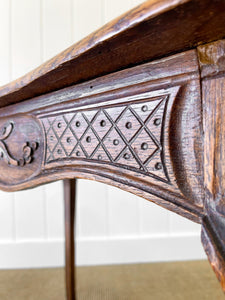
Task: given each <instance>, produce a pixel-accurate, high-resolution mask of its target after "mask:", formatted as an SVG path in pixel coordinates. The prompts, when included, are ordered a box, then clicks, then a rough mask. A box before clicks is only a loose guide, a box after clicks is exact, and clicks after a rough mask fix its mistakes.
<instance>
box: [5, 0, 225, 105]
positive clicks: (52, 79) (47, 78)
mask: <svg viewBox="0 0 225 300" xmlns="http://www.w3.org/2000/svg"><path fill="white" fill-rule="evenodd" d="M195 6H199V7H198V9H195ZM223 7H225V3H224V2H223V1H222V0H213V1H212V0H211V1H209V0H161V1H158V0H157V1H156V0H150V1H147V2H145V3H143V4H142V5H140V6H138V7H137V8H135V9H133V10H131V11H130V12H128V13H126V14H124V15H123V16H122V17H120V18H118V19H116V20H114V21H113V22H110V23H109V24H108V25H106V26H104V27H103V28H102V29H100V30H98V31H96V32H95V33H93V34H92V35H90V36H89V37H87V38H86V39H83V40H82V41H80V42H78V43H77V44H75V45H74V46H72V47H70V48H68V49H67V50H65V51H64V52H62V53H61V54H59V55H58V56H56V57H54V58H53V59H51V60H49V61H48V62H47V63H45V64H43V65H42V66H41V67H39V68H37V69H36V70H34V71H33V72H30V73H29V74H27V75H25V76H23V77H22V78H20V79H19V80H16V81H14V82H13V83H11V84H8V85H6V86H4V87H2V88H0V106H1V107H3V106H6V105H9V104H12V103H17V102H20V101H23V100H26V99H29V98H32V97H35V96H38V95H41V94H45V93H47V92H51V91H54V90H57V89H60V88H63V87H66V86H69V85H72V84H75V83H78V82H83V81H85V80H89V79H93V78H96V77H98V76H101V75H104V74H108V73H111V72H115V71H118V70H120V69H122V68H127V67H129V66H131V65H135V64H140V63H143V62H146V61H150V60H153V59H156V58H160V57H165V56H168V55H171V54H173V53H178V52H181V51H184V50H188V49H192V48H195V47H196V46H198V45H200V44H204V43H206V42H211V41H213V40H217V39H219V38H223V37H224V36H225V33H224V30H223V29H222V28H223V27H222V25H221V21H220V20H222V19H224V18H223V11H225V10H224V9H223ZM188 10H189V11H188ZM209 10H210V14H209V13H208V11H209ZM186 11H187V12H186ZM169 12H173V13H175V14H176V13H177V14H178V16H180V18H179V21H178V22H180V26H179V24H176V25H174V26H173V29H172V33H171V28H170V29H169V32H168V33H167V27H168V26H167V25H166V24H167V22H169V23H170V24H171V22H173V20H174V22H176V20H177V19H178V18H176V17H175V16H172V17H171V16H170V18H171V20H169V21H168V20H167V17H168V16H167V14H168V13H169ZM184 12H185V13H186V14H187V18H185V17H184V16H185V15H184ZM192 13H195V14H196V15H195V16H194V17H192V19H193V20H192V19H191V20H192V24H191V25H190V24H189V26H187V23H188V22H190V16H192ZM218 14H220V16H218ZM163 18H164V19H163ZM149 21H151V22H150V23H151V24H148V27H147V28H148V30H149V36H151V37H155V38H157V46H156V49H155V48H154V45H155V43H154V40H152V38H150V37H149V36H148V35H147V36H143V41H142V42H141V43H142V45H141V48H140V47H139V50H138V51H139V52H138V55H135V51H136V50H135V51H134V49H133V48H132V47H133V46H132V45H130V44H129V45H130V46H129V47H128V45H127V44H126V43H128V42H127V41H125V40H126V39H124V37H123V35H124V34H125V36H127V37H128V36H129V38H130V39H131V37H132V39H131V40H130V42H131V41H134V40H135V39H134V36H137V35H139V33H138V32H140V31H141V29H140V28H139V27H140V26H142V25H143V26H146V24H147V23H148V22H149ZM159 21H160V22H159ZM199 22H202V26H200V23H199ZM159 23H160V24H163V26H164V27H165V28H164V27H163V28H161V32H162V33H161V35H160V34H159V35H156V34H153V31H154V26H156V27H157V26H158V25H159ZM154 24H155V25H154ZM203 24H207V26H208V27H209V26H210V25H211V26H210V28H212V30H206V29H204V28H205V26H203ZM209 24H210V25H209ZM138 26H139V27H138ZM182 26H183V27H184V28H183V27H182ZM207 26H206V27H207ZM137 28H139V29H140V30H139V31H137ZM188 28H189V29H190V30H192V31H193V32H192V33H193V34H190V33H189V35H188V36H187V37H185V36H184V32H188ZM155 30H156V28H155ZM176 31H178V33H176ZM128 33H129V34H128ZM131 33H132V34H131ZM168 34H169V35H170V36H171V35H173V36H174V37H176V36H177V37H179V42H175V43H174V44H172V43H168V42H167V43H166V40H168ZM129 38H128V39H129ZM141 38H142V36H140V37H138V38H137V39H136V40H135V41H136V42H137V41H139V40H140V39H141ZM171 38H172V36H171ZM146 39H147V40H146ZM175 40H176V39H175ZM118 41H119V43H118ZM159 41H161V44H165V43H166V47H163V46H162V45H161V44H160V45H161V46H160V47H159ZM130 42H129V43H130ZM149 42H151V47H148V46H149ZM109 43H111V44H110V45H109ZM114 44H115V45H114ZM117 44H119V45H120V48H118V47H116V45H117ZM144 44H145V46H144ZM117 46H118V45H117ZM139 46H140V45H139ZM122 47H123V48H122ZM135 47H136V46H135ZM135 47H134V48H135ZM109 49H112V51H114V52H115V53H114V54H115V55H116V56H115V55H114V56H115V57H114V58H116V60H115V59H110V58H109V57H110V54H109V53H108V51H109ZM118 49H119V50H118ZM125 49H126V51H130V52H129V53H130V54H131V53H132V55H130V56H128V55H127V54H126V56H125V57H124V59H122V53H124V50H125ZM140 49H141V50H140ZM146 49H148V50H146ZM159 49H160V50H159ZM110 51H111V50H110ZM121 51H122V52H121ZM146 51H147V52H146ZM103 57H104V59H105V60H106V61H105V62H104V64H103V63H102V59H103ZM119 57H120V58H119ZM128 57H129V58H128ZM92 64H93V67H92V68H91V69H90V67H89V69H90V70H91V71H90V70H89V71H88V72H86V71H85V69H86V68H87V67H88V66H90V65H92ZM85 72H86V73H85Z"/></svg>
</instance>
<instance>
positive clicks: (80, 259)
mask: <svg viewBox="0 0 225 300" xmlns="http://www.w3.org/2000/svg"><path fill="white" fill-rule="evenodd" d="M140 2H141V1H137V0H123V1H121V0H20V1H18V0H0V85H3V84H5V83H7V82H9V81H11V80H13V79H16V78H17V77H19V76H21V75H23V74H24V73H26V72H28V71H30V70H32V69H33V68H35V67H37V66H38V65H40V64H41V63H42V62H43V61H45V60H47V59H49V58H51V57H52V56H53V55H55V54H57V53H59V52H60V51H62V50H64V49H65V48H66V47H68V46H70V45H71V44H73V43H74V42H76V41H78V40H79V39H81V38H82V37H84V36H86V35H87V34H89V33H90V32H92V31H94V30H95V29H97V28H98V27H100V26H102V25H103V24H105V23H106V22H108V21H109V20H111V19H113V18H114V17H116V16H118V15H119V14H121V13H123V12H125V11H126V10H128V9H130V8H132V7H134V6H136V5H138V4H139V3H140ZM149 47H151V45H149ZM74 71H76V70H74ZM62 193H63V191H62V182H56V183H52V184H48V185H46V186H42V187H38V188H35V189H31V190H28V191H22V192H16V193H5V192H0V268H30V267H54V266H62V265H63V264H64V219H63V218H64V216H63V212H64V208H63V197H62ZM77 198H78V204H77V241H76V251H77V252H76V256H77V264H78V265H94V264H109V263H110V264H113V263H136V262H152V261H169V260H187V259H201V258H205V255H204V252H203V250H202V246H201V243H200V226H199V225H197V224H194V223H192V222H190V221H188V220H185V219H184V218H181V217H179V216H177V215H176V214H173V213H170V212H168V211H166V210H163V209H162V208H160V207H158V206H156V205H154V204H152V203H150V202H147V201H146V200H143V199H141V198H138V197H136V196H134V195H132V194H129V193H126V192H124V191H121V190H119V189H117V188H113V187H109V186H106V185H104V184H100V183H97V182H92V181H85V180H79V181H78V196H77Z"/></svg>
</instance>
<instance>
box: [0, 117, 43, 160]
mask: <svg viewBox="0 0 225 300" xmlns="http://www.w3.org/2000/svg"><path fill="white" fill-rule="evenodd" d="M13 127H14V125H13V122H7V123H5V124H4V126H3V127H2V128H1V132H0V159H2V160H4V161H5V162H6V163H7V164H8V165H13V166H24V165H25V164H29V163H31V161H32V155H33V153H34V151H35V150H36V149H37V147H38V144H37V143H36V142H32V143H31V144H30V143H29V142H26V143H25V144H24V145H23V156H22V157H20V158H19V159H16V158H14V157H12V155H11V154H10V152H9V150H8V148H7V145H6V141H5V140H7V138H8V137H9V136H10V134H11V133H12V131H13Z"/></svg>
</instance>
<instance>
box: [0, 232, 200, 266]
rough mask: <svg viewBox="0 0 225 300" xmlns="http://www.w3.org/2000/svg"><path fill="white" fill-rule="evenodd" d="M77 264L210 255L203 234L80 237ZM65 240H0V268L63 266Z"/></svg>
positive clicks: (172, 259)
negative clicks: (204, 246) (206, 253)
mask: <svg viewBox="0 0 225 300" xmlns="http://www.w3.org/2000/svg"><path fill="white" fill-rule="evenodd" d="M76 248H77V250H76V256H77V265H79V266H85V265H104V264H126V263H146V262H159V261H179V260H196V259H206V255H205V253H204V251H203V248H202V246H201V242H200V238H199V235H193V234H192V235H185V236H184V235H182V236H181V235H172V236H146V237H141V238H140V237H126V238H124V237H123V238H119V237H118V238H116V237H115V238H111V239H109V238H93V239H84V238H82V239H78V240H77V243H76ZM63 265H64V241H63V240H48V241H46V240H37V241H20V242H4V243H0V269H16V268H42V267H62V266H63Z"/></svg>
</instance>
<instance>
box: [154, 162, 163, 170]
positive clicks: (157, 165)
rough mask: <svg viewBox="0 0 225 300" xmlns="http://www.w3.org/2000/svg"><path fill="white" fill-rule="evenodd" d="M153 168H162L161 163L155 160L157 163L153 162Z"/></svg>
mask: <svg viewBox="0 0 225 300" xmlns="http://www.w3.org/2000/svg"><path fill="white" fill-rule="evenodd" d="M155 169H156V170H161V169H162V164H161V163H160V162H157V163H156V164H155Z"/></svg>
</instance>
